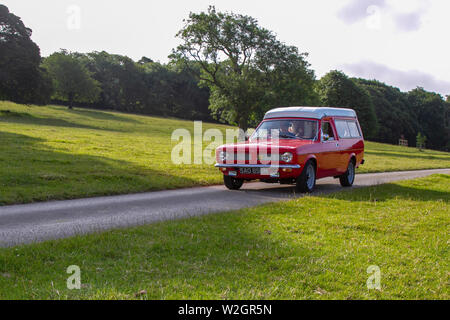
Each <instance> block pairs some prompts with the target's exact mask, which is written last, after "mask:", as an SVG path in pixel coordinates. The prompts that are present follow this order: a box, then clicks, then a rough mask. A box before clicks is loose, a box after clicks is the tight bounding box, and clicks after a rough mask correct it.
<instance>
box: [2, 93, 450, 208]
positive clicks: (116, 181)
mask: <svg viewBox="0 0 450 320" xmlns="http://www.w3.org/2000/svg"><path fill="white" fill-rule="evenodd" d="M7 110H8V111H9V112H7ZM177 128H186V129H188V130H189V131H190V132H191V133H192V132H193V122H192V121H183V120H177V119H164V118H157V117H146V116H138V115H130V114H122V113H115V112H103V111H98V110H88V109H75V110H68V109H67V108H65V107H59V106H47V107H38V106H31V107H28V106H24V105H18V104H14V103H10V102H0V205H5V204H13V203H28V202H33V201H45V200H52V199H71V198H80V197H91V196H99V195H112V194H122V193H132V192H141V191H151V190H161V189H171V188H180V187H190V186H198V185H209V184H218V183H222V175H221V174H220V173H219V171H218V170H216V169H215V168H214V167H213V165H207V164H203V165H175V164H173V163H172V162H171V160H170V155H171V150H172V147H173V146H174V145H175V144H176V143H177V142H172V141H171V134H172V132H173V130H174V129H177ZM211 128H218V129H220V130H221V131H222V132H224V130H226V129H227V128H231V127H229V126H225V125H217V124H206V123H205V124H203V129H204V130H207V129H211ZM206 145H207V143H205V146H206ZM366 154H367V156H366V164H365V165H364V166H363V167H362V168H361V169H360V172H379V171H394V170H409V169H424V168H443V167H447V168H448V167H450V154H449V153H443V152H437V151H431V150H426V151H424V152H419V151H417V150H416V149H414V148H405V147H397V146H390V145H385V144H378V143H370V142H368V143H367V150H366Z"/></svg>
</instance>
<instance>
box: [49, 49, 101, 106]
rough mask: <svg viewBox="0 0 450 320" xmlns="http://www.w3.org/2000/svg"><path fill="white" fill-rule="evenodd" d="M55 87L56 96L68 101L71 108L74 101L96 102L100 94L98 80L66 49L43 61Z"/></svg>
mask: <svg viewBox="0 0 450 320" xmlns="http://www.w3.org/2000/svg"><path fill="white" fill-rule="evenodd" d="M43 65H44V67H45V68H46V70H48V73H49V74H50V76H51V78H52V80H53V85H54V88H55V93H54V96H53V97H54V98H55V99H59V100H62V101H67V102H68V104H69V109H72V107H73V103H74V102H94V101H96V100H97V99H98V96H99V94H100V91H101V90H100V85H99V83H98V81H96V80H94V79H93V78H92V77H91V73H90V72H89V71H88V70H87V68H86V67H85V66H84V65H83V64H82V63H81V62H80V61H79V60H78V59H77V58H76V57H75V56H74V55H73V54H71V53H68V52H67V51H65V50H61V51H60V52H57V53H53V54H52V55H51V56H49V57H48V58H46V59H45V60H44V63H43Z"/></svg>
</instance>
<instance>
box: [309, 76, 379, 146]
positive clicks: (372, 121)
mask: <svg viewBox="0 0 450 320" xmlns="http://www.w3.org/2000/svg"><path fill="white" fill-rule="evenodd" d="M316 90H317V93H318V96H319V99H320V104H321V105H323V106H329V107H338V108H351V109H354V110H355V111H356V112H357V114H358V119H359V122H360V123H361V127H362V128H363V131H364V135H365V136H366V138H369V139H371V138H373V137H375V136H376V134H377V130H378V124H377V116H376V114H375V110H374V107H373V104H372V100H371V99H370V96H369V94H368V92H367V91H366V90H365V89H364V88H361V87H359V86H358V85H356V84H355V83H354V82H353V81H352V80H351V79H350V78H348V77H347V76H346V75H345V74H344V73H342V72H340V71H337V70H333V71H330V72H329V73H327V74H326V75H325V76H323V77H322V78H321V79H320V80H319V81H318V83H317V86H316Z"/></svg>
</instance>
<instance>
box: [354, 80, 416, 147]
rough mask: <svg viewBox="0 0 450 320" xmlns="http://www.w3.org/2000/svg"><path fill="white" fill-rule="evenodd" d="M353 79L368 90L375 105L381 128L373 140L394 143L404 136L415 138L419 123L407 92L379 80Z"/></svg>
mask: <svg viewBox="0 0 450 320" xmlns="http://www.w3.org/2000/svg"><path fill="white" fill-rule="evenodd" d="M352 80H353V81H354V82H355V83H356V85H358V86H360V87H362V88H363V89H365V90H366V91H367V93H368V94H369V96H370V99H371V101H372V104H373V106H374V109H375V113H376V116H377V119H378V126H379V130H378V133H377V134H376V135H375V136H374V137H372V140H375V141H379V142H385V143H392V144H396V143H397V142H398V139H400V138H401V137H402V136H404V137H405V139H407V140H409V141H414V140H415V138H416V134H417V130H418V128H419V124H418V122H417V119H416V117H415V115H414V113H413V112H411V108H410V106H409V103H408V99H407V95H406V94H405V93H403V92H401V91H400V90H399V89H398V88H394V87H391V86H388V85H386V84H384V83H382V82H379V81H377V80H365V79H352Z"/></svg>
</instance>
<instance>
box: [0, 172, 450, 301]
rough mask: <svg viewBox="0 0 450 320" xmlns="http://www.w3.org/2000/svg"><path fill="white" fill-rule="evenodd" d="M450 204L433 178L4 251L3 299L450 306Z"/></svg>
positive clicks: (445, 187) (440, 179)
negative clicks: (375, 274)
mask: <svg viewBox="0 0 450 320" xmlns="http://www.w3.org/2000/svg"><path fill="white" fill-rule="evenodd" d="M449 200H450V176H448V175H434V176H430V177H427V178H422V179H417V180H410V181H404V182H399V183H393V184H386V185H379V186H375V187H369V188H362V189H355V190H353V191H352V192H346V191H343V192H340V193H337V194H333V195H328V196H321V197H311V196H307V197H304V198H300V199H296V200H291V201H289V202H282V203H276V204H270V205H264V206H260V207H256V208H250V209H245V210H240V211H236V212H229V213H222V214H214V215H209V216H203V217H197V218H191V219H187V220H179V221H169V222H163V223H158V224H153V225H149V226H145V227H139V228H133V229H128V230H116V231H110V232H106V233H101V234H93V235H89V236H82V237H75V238H70V239H64V240H58V241H50V242H45V243H41V244H34V245H29V246H21V247H15V248H8V249H0V298H1V299H20V298H25V299H29V298H31V299H37V298H39V299H48V298H51V299H78V298H81V299H122V298H123V299H185V298H188V299H207V298H214V299H216V298H217V299H449V298H450V295H449V273H448V272H449V265H448V263H449V261H450V260H449V250H448V243H449V236H448V230H449V220H448V213H449V212H450V206H449ZM69 265H78V266H79V267H80V268H81V284H82V285H81V289H80V290H68V289H67V288H66V279H67V277H68V276H69V275H68V274H67V273H66V269H67V267H68V266H69ZM371 265H376V266H378V267H379V268H380V271H381V282H380V283H381V290H368V288H367V285H366V281H367V279H368V277H369V276H370V275H369V274H367V268H368V267H369V266H371Z"/></svg>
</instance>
